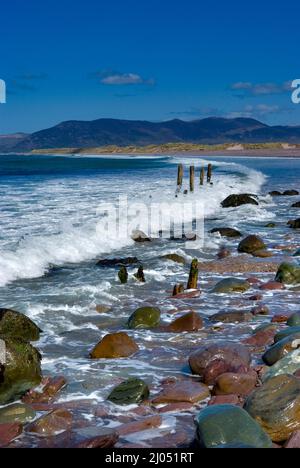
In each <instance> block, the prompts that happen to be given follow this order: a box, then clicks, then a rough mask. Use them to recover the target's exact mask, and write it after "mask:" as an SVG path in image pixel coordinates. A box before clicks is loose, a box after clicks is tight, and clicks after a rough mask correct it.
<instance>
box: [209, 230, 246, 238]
mask: <svg viewBox="0 0 300 468" xmlns="http://www.w3.org/2000/svg"><path fill="white" fill-rule="evenodd" d="M209 232H210V233H211V234H220V236H221V237H229V238H236V237H242V234H241V233H240V231H237V229H232V228H215V229H212V230H211V231H209Z"/></svg>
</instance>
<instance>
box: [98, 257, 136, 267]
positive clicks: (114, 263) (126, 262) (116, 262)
mask: <svg viewBox="0 0 300 468" xmlns="http://www.w3.org/2000/svg"><path fill="white" fill-rule="evenodd" d="M137 263H140V261H139V259H138V258H136V257H126V258H106V259H104V260H99V262H98V263H97V266H99V267H106V268H115V267H121V266H126V267H128V266H131V265H136V264H137Z"/></svg>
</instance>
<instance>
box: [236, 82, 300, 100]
mask: <svg viewBox="0 0 300 468" xmlns="http://www.w3.org/2000/svg"><path fill="white" fill-rule="evenodd" d="M291 83H292V82H291V81H286V82H284V83H280V84H278V83H272V82H269V83H251V82H249V81H245V82H244V81H239V82H237V83H233V84H232V85H231V86H230V89H231V90H232V91H240V92H241V93H238V94H236V95H237V96H238V97H249V96H268V95H274V94H283V93H286V92H288V91H291Z"/></svg>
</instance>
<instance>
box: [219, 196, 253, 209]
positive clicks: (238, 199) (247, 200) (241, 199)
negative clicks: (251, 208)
mask: <svg viewBox="0 0 300 468" xmlns="http://www.w3.org/2000/svg"><path fill="white" fill-rule="evenodd" d="M221 205H222V207H223V208H236V207H238V206H242V205H256V206H258V202H257V201H256V200H255V199H254V198H253V197H251V196H250V195H249V194H247V193H243V194H240V195H229V197H227V198H226V199H225V200H224V201H223V202H222V203H221Z"/></svg>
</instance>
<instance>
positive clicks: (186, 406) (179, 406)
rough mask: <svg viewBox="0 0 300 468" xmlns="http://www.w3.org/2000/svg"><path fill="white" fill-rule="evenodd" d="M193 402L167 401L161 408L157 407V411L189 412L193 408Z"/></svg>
mask: <svg viewBox="0 0 300 468" xmlns="http://www.w3.org/2000/svg"><path fill="white" fill-rule="evenodd" d="M193 408H194V404H193V403H185V402H178V403H169V404H167V405H165V406H163V407H162V408H158V412H159V413H180V412H189V411H191V410H193Z"/></svg>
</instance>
